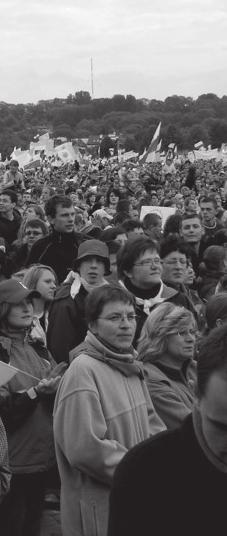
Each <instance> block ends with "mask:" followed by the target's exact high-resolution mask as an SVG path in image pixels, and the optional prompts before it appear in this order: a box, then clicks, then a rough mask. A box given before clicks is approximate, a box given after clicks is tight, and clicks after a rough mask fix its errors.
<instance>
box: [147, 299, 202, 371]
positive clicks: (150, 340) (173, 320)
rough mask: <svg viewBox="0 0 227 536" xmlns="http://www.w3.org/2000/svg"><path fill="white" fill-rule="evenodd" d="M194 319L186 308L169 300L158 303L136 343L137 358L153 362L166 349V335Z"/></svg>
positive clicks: (185, 325)
mask: <svg viewBox="0 0 227 536" xmlns="http://www.w3.org/2000/svg"><path fill="white" fill-rule="evenodd" d="M191 322H193V323H194V324H195V327H196V321H195V318H194V316H193V314H192V313H191V311H189V310H188V309H185V307H179V306H177V305H174V304H173V303H170V302H164V303H162V304H160V305H158V306H157V307H156V308H155V309H154V310H153V311H152V312H151V313H150V315H149V316H148V318H147V320H146V322H145V324H144V326H143V329H142V332H141V336H140V339H139V343H138V354H139V355H138V359H139V360H140V361H151V362H155V361H157V360H158V359H159V357H160V356H161V355H162V354H164V353H165V352H166V351H167V347H168V336H169V335H171V334H173V333H176V332H177V329H180V328H182V327H187V326H188V325H189V324H190V323H191Z"/></svg>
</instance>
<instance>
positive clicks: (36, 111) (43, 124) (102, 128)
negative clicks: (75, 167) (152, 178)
mask: <svg viewBox="0 0 227 536" xmlns="http://www.w3.org/2000/svg"><path fill="white" fill-rule="evenodd" d="M159 121H161V122H162V129H161V137H162V147H163V149H166V148H167V147H168V144H169V143H176V144H177V146H178V149H179V150H182V151H184V150H185V151H187V150H192V149H193V146H194V144H195V143H197V142H198V141H200V140H202V141H203V142H204V144H205V145H211V146H212V147H220V146H221V144H222V143H223V142H227V96H226V95H225V96H223V97H221V98H219V97H218V96H217V95H215V94H213V93H207V94H203V95H200V96H199V97H198V98H197V99H193V98H191V97H183V96H178V95H173V96H170V97H167V98H166V99H165V100H164V101H161V100H156V99H151V100H149V99H136V98H135V97H134V96H133V95H126V96H125V95H114V96H113V97H112V98H100V99H95V98H94V99H92V98H91V96H90V94H89V92H87V91H77V92H76V93H75V95H72V94H70V95H68V97H66V98H65V99H59V98H54V99H51V100H42V101H38V103H37V104H32V103H29V104H8V103H5V102H0V153H1V154H2V158H3V159H4V158H5V157H9V155H10V153H11V152H12V150H13V148H14V147H15V146H16V147H21V149H27V148H28V146H29V143H30V141H32V140H33V139H34V136H35V135H37V133H43V132H44V131H45V130H48V131H49V132H51V134H52V135H53V136H54V137H66V138H67V140H71V139H73V138H88V137H89V136H97V135H99V134H103V135H104V136H108V134H110V133H112V132H113V131H114V132H116V134H117V135H119V137H120V142H121V145H122V146H123V147H124V148H125V150H126V151H129V150H135V151H137V152H140V153H142V152H143V150H144V148H145V147H147V146H148V145H149V142H150V140H151V138H152V136H153V134H154V132H155V129H156V127H157V124H158V123H159Z"/></svg>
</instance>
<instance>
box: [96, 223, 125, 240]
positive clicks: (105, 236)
mask: <svg viewBox="0 0 227 536" xmlns="http://www.w3.org/2000/svg"><path fill="white" fill-rule="evenodd" d="M123 233H125V230H124V229H123V227H121V226H120V225H118V226H115V227H111V228H110V229H104V231H102V233H101V235H100V240H102V242H106V244H109V242H112V241H113V240H115V239H116V237H117V236H118V235H119V234H123Z"/></svg>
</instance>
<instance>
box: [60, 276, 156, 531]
mask: <svg viewBox="0 0 227 536" xmlns="http://www.w3.org/2000/svg"><path fill="white" fill-rule="evenodd" d="M86 319H87V323H88V326H89V329H88V333H87V336H86V338H85V341H84V343H82V345H81V347H80V351H79V352H78V349H76V351H75V354H74V356H72V357H74V359H73V361H72V363H71V365H70V367H69V369H68V370H67V371H66V373H65V377H64V379H63V381H62V383H61V385H60V387H59V390H58V394H57V398H56V401H55V407H54V436H55V448H56V455H57V461H58V468H59V472H60V477H61V522H62V531H63V535H64V536H70V535H71V534H78V536H79V535H82V534H85V533H86V534H91V535H95V534H97V535H99V536H106V533H107V520H108V501H109V492H110V487H111V483H112V480H113V475H114V472H115V469H116V467H117V465H118V463H119V462H120V460H121V459H122V458H123V457H124V455H125V454H126V452H127V451H128V450H129V449H130V448H131V447H133V446H134V445H136V444H137V443H139V442H140V441H142V440H143V439H147V438H148V437H149V436H150V435H154V434H156V433H158V432H160V431H162V430H164V429H165V425H164V424H163V422H162V420H161V419H160V418H159V416H158V415H157V413H156V411H155V410H154V407H153V404H152V402H151V400H150V397H149V393H148V389H147V387H146V384H145V381H144V378H143V370H142V364H141V363H139V361H137V360H136V359H135V358H136V352H135V350H134V349H133V347H132V341H133V338H134V334H135V330H136V315H135V307H134V298H133V296H132V295H131V294H130V293H129V292H128V291H126V290H125V289H123V288H122V287H121V285H119V284H113V285H104V286H102V287H100V288H96V289H94V290H92V292H91V293H90V294H89V295H88V298H87V302H86ZM78 354H79V355H78Z"/></svg>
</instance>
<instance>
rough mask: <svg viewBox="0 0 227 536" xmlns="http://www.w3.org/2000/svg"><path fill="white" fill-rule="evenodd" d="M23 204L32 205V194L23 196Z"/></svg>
mask: <svg viewBox="0 0 227 536" xmlns="http://www.w3.org/2000/svg"><path fill="white" fill-rule="evenodd" d="M23 202H24V203H30V202H31V194H30V193H26V194H23Z"/></svg>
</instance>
